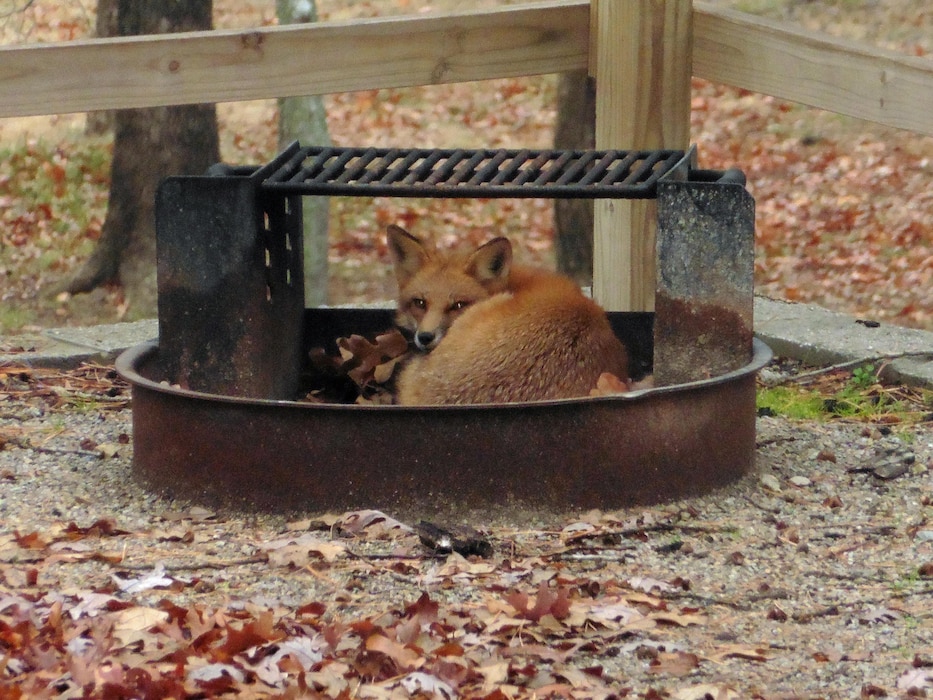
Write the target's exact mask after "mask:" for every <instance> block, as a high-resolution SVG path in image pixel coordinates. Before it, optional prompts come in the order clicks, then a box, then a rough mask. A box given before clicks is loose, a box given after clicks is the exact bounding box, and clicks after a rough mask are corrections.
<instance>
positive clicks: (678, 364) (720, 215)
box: [654, 171, 755, 385]
mask: <svg viewBox="0 0 933 700" xmlns="http://www.w3.org/2000/svg"><path fill="white" fill-rule="evenodd" d="M744 184H745V179H744V176H743V175H742V174H741V173H740V172H738V171H727V172H726V173H707V172H704V171H696V172H694V173H691V176H690V178H689V179H688V180H687V181H684V182H662V183H660V184H659V186H658V232H657V237H658V238H657V293H656V296H655V313H656V321H655V326H654V333H655V339H654V348H655V351H654V373H655V382H656V383H658V384H659V385H669V384H681V383H684V382H690V381H695V380H698V379H706V378H709V377H715V376H718V375H720V374H724V373H726V372H730V371H732V370H735V369H738V368H739V367H742V366H744V365H745V364H746V363H748V361H749V358H750V357H751V355H752V333H753V318H752V316H753V309H754V263H755V204H754V200H753V199H752V197H751V196H750V195H749V194H748V192H747V191H746V190H745V187H744Z"/></svg>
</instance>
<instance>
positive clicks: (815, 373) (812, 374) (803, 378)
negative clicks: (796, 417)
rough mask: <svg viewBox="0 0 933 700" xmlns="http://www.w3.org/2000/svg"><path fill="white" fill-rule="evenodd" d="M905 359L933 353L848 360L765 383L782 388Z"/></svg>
mask: <svg viewBox="0 0 933 700" xmlns="http://www.w3.org/2000/svg"><path fill="white" fill-rule="evenodd" d="M904 357H928V358H933V352H931V351H929V350H918V351H914V352H897V353H892V354H887V355H874V356H870V357H860V358H858V359H857V360H847V361H846V362H839V363H837V364H834V365H829V366H828V367H821V368H819V369H815V370H811V371H809V372H801V373H800V374H794V375H790V376H787V377H781V378H779V379H775V380H773V381H769V382H763V384H764V385H765V386H767V387H773V386H781V385H783V384H791V383H794V382H797V383H806V382H809V381H810V380H812V379H816V378H818V377H821V376H822V375H824V374H829V373H831V372H836V371H837V370H842V369H849V368H850V367H858V366H860V365H867V364H874V363H875V362H889V361H890V360H898V359H901V358H904Z"/></svg>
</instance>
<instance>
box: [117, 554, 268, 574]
mask: <svg viewBox="0 0 933 700" xmlns="http://www.w3.org/2000/svg"><path fill="white" fill-rule="evenodd" d="M102 561H104V560H102ZM268 561H269V560H268V558H266V557H247V558H246V559H229V560H227V561H215V562H212V561H206V562H198V563H196V564H165V567H164V568H165V570H166V571H197V570H199V569H229V568H230V567H232V566H249V565H250V564H266V563H268ZM108 563H109V564H111V565H112V566H113V567H114V568H116V569H126V570H127V571H151V570H152V564H127V563H125V562H108Z"/></svg>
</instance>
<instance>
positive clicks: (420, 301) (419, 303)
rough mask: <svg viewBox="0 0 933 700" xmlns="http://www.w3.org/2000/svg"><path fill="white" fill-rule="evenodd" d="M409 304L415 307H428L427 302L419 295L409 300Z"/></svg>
mask: <svg viewBox="0 0 933 700" xmlns="http://www.w3.org/2000/svg"><path fill="white" fill-rule="evenodd" d="M410 303H411V305H412V306H414V307H415V308H416V309H426V308H428V302H427V301H425V300H424V299H422V298H421V297H415V298H414V299H412V300H411V302H410Z"/></svg>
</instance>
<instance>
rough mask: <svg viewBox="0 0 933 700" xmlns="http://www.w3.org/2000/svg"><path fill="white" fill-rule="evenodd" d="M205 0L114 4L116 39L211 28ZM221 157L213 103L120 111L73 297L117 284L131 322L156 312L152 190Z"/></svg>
mask: <svg viewBox="0 0 933 700" xmlns="http://www.w3.org/2000/svg"><path fill="white" fill-rule="evenodd" d="M211 5H212V3H211V0H184V1H179V0H148V1H147V2H137V1H136V0H118V2H117V7H118V10H117V12H118V20H119V28H120V35H121V36H131V35H137V34H157V33H164V32H180V31H194V30H200V29H210V28H211V10H212V7H211ZM219 160H220V146H219V143H218V137H217V114H216V110H215V108H214V105H212V104H208V105H185V106H178V107H155V108H146V109H132V110H119V111H117V112H116V115H115V118H114V146H113V164H112V166H111V185H110V199H109V204H108V209H107V217H106V219H105V220H104V225H103V230H102V232H101V238H100V241H98V244H97V248H96V249H95V250H94V252H93V253H92V254H91V257H90V258H89V259H88V261H87V262H86V263H85V265H84V266H83V268H82V269H81V270H80V271H79V272H78V274H77V275H76V276H75V277H74V278H73V279H72V280H71V281H70V282H69V283H68V285H67V287H66V290H67V291H69V292H72V293H79V292H88V291H91V290H92V289H94V288H95V287H98V286H100V285H102V284H104V283H107V282H111V281H117V282H119V283H120V284H121V285H122V287H123V290H124V295H125V299H126V303H127V307H128V310H129V316H130V318H144V317H151V316H154V315H155V314H156V310H157V306H156V265H155V212H154V209H155V206H154V205H155V193H156V189H157V188H158V186H159V183H160V182H161V181H162V180H163V179H164V178H165V177H168V176H170V175H198V174H201V173H203V172H204V171H205V170H206V169H207V168H208V167H209V166H210V165H212V164H214V163H216V162H218V161H219Z"/></svg>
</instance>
